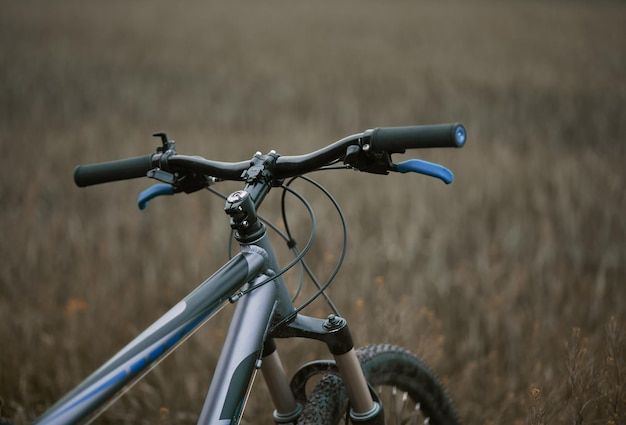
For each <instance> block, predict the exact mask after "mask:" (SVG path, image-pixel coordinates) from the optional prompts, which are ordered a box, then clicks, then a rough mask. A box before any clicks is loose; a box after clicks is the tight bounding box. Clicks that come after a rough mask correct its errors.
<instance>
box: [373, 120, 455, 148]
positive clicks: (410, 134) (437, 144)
mask: <svg viewBox="0 0 626 425" xmlns="http://www.w3.org/2000/svg"><path fill="white" fill-rule="evenodd" d="M370 131H371V133H370V134H369V135H370V142H369V143H370V146H371V148H372V149H373V150H374V152H382V151H385V152H389V153H401V152H404V151H405V150H406V149H420V148H460V147H462V146H463V145H464V144H465V139H466V137H467V136H466V133H465V127H463V124H460V123H454V124H437V125H415V126H409V127H381V128H375V129H374V130H370Z"/></svg>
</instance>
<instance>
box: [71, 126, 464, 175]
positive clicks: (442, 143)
mask: <svg viewBox="0 0 626 425" xmlns="http://www.w3.org/2000/svg"><path fill="white" fill-rule="evenodd" d="M465 139H466V133H465V128H464V127H463V125H461V124H458V123H456V124H442V125H426V126H408V127H382V128H375V129H373V130H367V131H365V132H363V133H358V134H354V135H352V136H348V137H346V138H344V139H341V140H339V141H337V142H335V143H333V144H330V145H328V146H326V147H324V148H322V149H319V150H317V151H314V152H311V153H308V154H304V155H296V156H279V157H278V158H277V159H276V163H275V168H274V170H273V171H274V174H275V175H274V177H275V178H277V179H284V178H289V177H293V176H296V175H301V174H306V173H308V172H310V171H314V170H317V169H319V168H321V167H324V166H326V165H328V164H330V163H332V162H334V161H337V160H342V159H345V156H346V150H347V149H348V147H350V146H359V147H360V148H362V149H363V150H366V146H368V145H369V147H370V148H371V150H372V151H373V152H377V153H378V152H387V153H388V154H393V153H404V152H405V150H406V149H420V148H433V147H462V146H463V145H464V144H465ZM250 165H251V163H250V161H241V162H220V161H213V160H208V159H205V158H202V157H198V156H187V155H179V154H171V155H169V154H168V153H167V152H166V153H157V154H149V155H143V156H137V157H133V158H126V159H119V160H115V161H109V162H101V163H95V164H88V165H79V166H77V167H76V168H75V170H74V181H75V183H76V185H78V186H79V187H85V186H91V185H95V184H99V183H108V182H113V181H117V180H126V179H133V178H138V177H145V176H146V175H147V174H148V172H149V171H151V170H153V169H155V168H160V169H163V170H166V171H181V172H192V173H198V174H204V175H207V176H212V177H215V178H218V179H223V180H239V181H241V180H244V177H243V173H244V171H245V170H247V169H248V168H249V167H250Z"/></svg>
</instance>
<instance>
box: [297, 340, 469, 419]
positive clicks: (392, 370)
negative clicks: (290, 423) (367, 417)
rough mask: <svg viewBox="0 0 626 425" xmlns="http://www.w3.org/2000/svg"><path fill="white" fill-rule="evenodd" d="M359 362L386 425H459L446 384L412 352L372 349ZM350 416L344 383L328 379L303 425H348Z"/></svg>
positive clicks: (381, 347) (308, 407) (361, 354)
mask: <svg viewBox="0 0 626 425" xmlns="http://www.w3.org/2000/svg"><path fill="white" fill-rule="evenodd" d="M357 356H358V358H359V361H360V362H361V367H362V368H363V372H364V373H365V378H366V379H367V382H368V383H369V384H370V385H371V386H372V387H373V388H374V390H375V391H376V392H377V393H378V396H379V398H380V401H381V403H382V405H383V410H384V413H385V424H387V425H389V424H418V423H419V424H431V425H433V424H437V425H439V424H442V425H448V424H459V423H460V422H459V420H458V417H457V413H456V409H455V408H454V405H453V404H452V400H451V399H450V397H449V396H448V393H447V391H446V389H445V387H444V386H443V384H442V383H441V381H439V379H438V378H437V377H436V376H435V374H434V373H433V372H432V371H431V370H430V369H429V368H428V366H426V364H425V363H424V362H423V361H422V360H420V359H419V358H418V357H416V356H415V355H413V354H412V353H410V352H409V351H407V350H405V349H403V348H400V347H396V346H392V345H369V346H367V347H363V348H360V349H358V350H357ZM349 410H350V406H349V401H348V399H347V397H346V395H345V390H344V387H343V383H342V381H341V378H340V377H339V376H338V375H337V374H336V373H328V374H326V375H325V376H324V377H323V378H322V380H321V381H320V382H319V383H318V384H317V386H316V387H315V389H314V390H313V393H312V394H311V397H310V398H309V400H308V401H307V403H306V406H305V408H304V411H303V412H302V415H301V416H300V419H299V421H298V424H300V425H336V424H347V423H348V421H349Z"/></svg>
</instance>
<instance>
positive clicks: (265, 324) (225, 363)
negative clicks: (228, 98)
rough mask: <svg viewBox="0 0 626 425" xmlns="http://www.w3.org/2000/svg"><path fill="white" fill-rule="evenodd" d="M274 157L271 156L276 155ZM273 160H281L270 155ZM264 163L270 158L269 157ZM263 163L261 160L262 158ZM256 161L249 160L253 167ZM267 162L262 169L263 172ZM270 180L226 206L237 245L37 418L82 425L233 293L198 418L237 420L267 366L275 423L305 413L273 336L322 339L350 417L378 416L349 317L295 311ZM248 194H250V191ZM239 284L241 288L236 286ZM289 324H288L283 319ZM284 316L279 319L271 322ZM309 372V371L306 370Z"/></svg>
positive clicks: (236, 195) (209, 421) (372, 419)
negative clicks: (271, 209) (261, 210)
mask: <svg viewBox="0 0 626 425" xmlns="http://www.w3.org/2000/svg"><path fill="white" fill-rule="evenodd" d="M272 158H273V157H272ZM274 159H275V158H274ZM263 160H264V161H265V159H263ZM263 165H265V163H263ZM253 168H254V167H251V168H250V170H252V169H253ZM261 169H262V167H258V166H257V168H256V171H257V172H258V171H259V170H261ZM269 187H270V186H269V182H267V181H264V182H257V184H247V185H246V190H243V191H237V192H234V193H233V194H231V196H229V197H228V199H227V203H226V208H225V211H226V212H227V213H228V214H229V215H230V216H231V227H232V228H233V229H237V231H236V233H235V239H237V241H238V242H239V244H240V246H241V251H240V253H239V254H237V255H236V256H235V257H233V258H232V259H231V260H230V261H228V262H227V263H226V264H225V265H224V266H223V267H222V268H220V269H219V270H218V271H217V272H215V274H213V275H212V276H211V277H210V278H208V279H207V280H206V281H204V282H203V283H202V284H201V285H200V286H198V287H197V288H196V289H195V290H194V291H192V292H191V293H190V294H189V295H187V296H186V297H185V298H184V299H183V300H182V301H180V302H179V303H178V304H176V305H175V306H174V307H173V308H171V309H170V310H169V311H168V312H167V313H165V314H164V315H163V316H162V317H161V318H160V319H158V320H157V321H156V322H155V323H154V324H153V325H151V326H150V327H148V328H147V329H146V330H145V331H144V332H142V333H141V334H140V335H139V336H137V337H136V338H135V339H134V340H133V341H131V342H130V343H129V344H128V345H127V346H126V347H124V348H123V349H122V350H121V351H120V352H119V353H117V354H116V355H115V356H114V357H112V358H111V359H110V360H109V361H107V362H106V363H105V364H104V365H103V366H101V367H100V368H99V369H97V370H96V371H95V372H94V373H93V374H92V375H91V376H89V377H88V378H87V379H85V380H84V381H83V382H82V383H81V384H79V385H78V386H77V387H76V388H75V389H74V390H72V391H71V392H70V393H68V394H67V395H66V396H65V397H63V398H62V399H61V400H60V401H59V402H57V403H56V404H55V405H54V406H52V407H51V408H50V409H49V410H48V411H47V412H46V413H44V415H42V416H41V417H40V418H39V419H38V420H37V421H36V423H38V424H46V425H47V424H68V423H78V422H80V421H83V420H85V419H87V418H90V417H92V416H93V417H95V416H97V414H98V413H100V412H101V411H102V410H104V409H105V408H106V407H108V405H109V404H110V403H112V402H113V401H114V400H115V399H116V397H115V396H116V395H118V396H119V395H121V394H122V393H123V392H124V390H125V389H127V388H129V387H130V385H131V384H132V383H134V382H136V381H137V380H138V379H140V378H141V377H142V376H143V375H144V374H145V373H147V372H148V371H149V370H150V369H151V368H153V367H154V366H156V364H158V362H159V361H160V360H161V359H163V358H164V357H165V356H166V355H167V354H169V353H170V352H171V351H172V350H173V349H174V348H175V347H176V346H177V345H178V344H180V343H182V342H183V341H184V340H185V339H186V338H187V337H188V336H190V335H191V334H192V333H193V331H194V330H196V329H197V328H198V327H199V326H200V325H201V324H203V323H204V322H205V321H207V320H208V319H209V318H210V317H211V316H212V315H213V314H214V313H216V312H217V311H218V310H219V309H220V307H221V306H223V305H224V304H225V303H226V301H227V300H230V301H231V302H236V303H237V306H236V308H235V312H234V315H233V318H232V321H231V324H230V327H229V330H228V333H227V336H226V340H225V342H224V346H223V348H222V352H221V354H220V358H219V360H218V363H217V366H216V370H215V374H214V376H213V379H212V382H211V385H210V387H209V391H208V394H207V396H206V399H205V403H204V406H203V408H202V411H201V414H200V419H199V422H198V423H200V424H237V423H239V421H240V419H241V415H242V412H243V409H244V406H245V402H246V400H247V396H248V392H249V389H250V388H251V384H252V382H253V379H254V377H255V375H256V371H257V370H258V369H259V368H261V369H262V371H263V373H264V375H265V377H266V382H267V384H268V389H269V392H270V396H271V398H272V400H273V402H274V405H275V407H276V410H275V411H274V420H275V421H276V422H277V423H291V422H294V421H295V420H296V419H297V417H298V415H299V414H300V412H301V411H302V404H301V403H299V401H302V402H304V401H303V400H296V395H295V394H294V392H295V390H292V388H291V386H290V383H289V382H288V380H287V377H286V375H285V373H284V371H283V369H282V365H281V363H280V359H279V358H278V354H277V353H276V352H275V345H274V343H273V338H291V337H301V338H309V339H316V340H320V341H323V342H325V343H326V344H327V345H328V348H329V351H330V352H331V353H332V354H333V356H334V357H335V361H336V365H337V368H338V370H339V372H340V373H341V374H342V377H343V381H344V384H345V386H346V392H347V395H348V397H349V399H350V401H351V403H352V407H353V410H352V411H351V415H352V414H354V418H358V420H359V421H360V422H364V423H365V422H367V423H378V422H376V420H377V418H379V417H380V416H381V412H382V408H381V406H380V404H379V403H378V402H377V401H376V400H374V397H373V396H372V394H371V393H370V390H369V387H368V384H367V382H366V380H365V376H364V375H363V371H362V370H361V368H360V365H359V361H358V359H357V357H356V353H355V350H354V345H353V342H352V337H351V336H350V333H349V330H348V327H347V322H346V321H345V320H344V319H342V318H338V317H335V316H333V315H331V316H329V318H328V319H327V320H322V319H316V318H312V317H307V316H302V315H299V314H297V311H296V309H295V307H294V305H293V301H292V300H291V297H290V295H289V292H288V290H287V287H286V285H285V282H284V281H283V279H282V277H281V275H280V274H277V271H279V270H281V269H280V267H279V265H278V261H277V258H276V256H275V254H274V251H273V248H272V246H271V243H270V241H269V238H268V236H267V232H266V229H265V226H264V225H263V224H262V223H261V222H260V221H259V220H258V218H257V216H256V206H257V205H259V204H260V202H261V201H262V199H263V197H264V196H265V194H267V192H268V191H269ZM248 190H249V191H251V192H248ZM240 291H241V292H240ZM283 322H284V323H283ZM278 323H280V324H281V326H277V327H276V328H272V325H276V324H278ZM304 369H305V370H304V371H303V372H304V374H306V373H307V372H308V371H307V370H306V367H305V368H304Z"/></svg>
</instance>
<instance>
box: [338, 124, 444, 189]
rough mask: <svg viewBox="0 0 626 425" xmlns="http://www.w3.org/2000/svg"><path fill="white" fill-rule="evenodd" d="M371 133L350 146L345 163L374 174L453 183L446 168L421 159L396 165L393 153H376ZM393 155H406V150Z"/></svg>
mask: <svg viewBox="0 0 626 425" xmlns="http://www.w3.org/2000/svg"><path fill="white" fill-rule="evenodd" d="M370 136H371V132H370V131H368V132H366V133H364V135H363V137H361V138H360V139H359V144H358V145H350V146H348V148H347V149H346V155H345V157H344V163H345V164H346V165H349V166H351V167H354V168H356V169H358V170H360V171H364V172H367V173H374V174H389V171H394V172H399V173H409V172H413V173H419V174H423V175H426V176H430V177H435V178H438V179H440V180H442V181H443V182H444V183H446V184H450V183H452V181H453V180H454V174H453V173H452V172H451V171H450V170H448V169H447V168H446V167H444V166H442V165H439V164H435V163H432V162H428V161H423V160H421V159H409V160H407V161H403V162H400V163H398V164H394V163H393V161H392V160H391V153H390V152H387V151H374V149H372V148H371V145H370V143H369V141H370ZM393 153H404V150H400V151H395V152H393Z"/></svg>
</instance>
